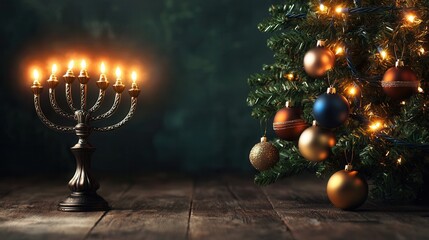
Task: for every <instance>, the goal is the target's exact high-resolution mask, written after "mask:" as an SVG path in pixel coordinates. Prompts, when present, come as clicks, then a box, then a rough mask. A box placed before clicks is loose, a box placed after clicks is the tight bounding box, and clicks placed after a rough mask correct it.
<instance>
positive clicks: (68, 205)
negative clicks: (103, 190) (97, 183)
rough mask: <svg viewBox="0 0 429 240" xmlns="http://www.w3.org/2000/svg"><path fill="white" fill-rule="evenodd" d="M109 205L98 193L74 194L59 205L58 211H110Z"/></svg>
mask: <svg viewBox="0 0 429 240" xmlns="http://www.w3.org/2000/svg"><path fill="white" fill-rule="evenodd" d="M109 209H110V208H109V204H108V203H107V202H106V200H104V199H103V198H102V197H100V196H99V195H98V194H97V193H96V192H90V193H87V192H73V193H72V194H70V196H69V197H68V198H67V199H66V200H64V201H62V202H60V203H59V204H58V210H59V211H63V212H92V211H106V210H109Z"/></svg>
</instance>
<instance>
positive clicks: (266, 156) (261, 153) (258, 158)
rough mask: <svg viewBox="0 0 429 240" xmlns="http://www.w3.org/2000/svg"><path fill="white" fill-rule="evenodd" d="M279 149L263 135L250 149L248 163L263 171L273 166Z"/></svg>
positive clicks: (277, 159) (276, 160) (277, 158)
mask: <svg viewBox="0 0 429 240" xmlns="http://www.w3.org/2000/svg"><path fill="white" fill-rule="evenodd" d="M279 158H280V156H279V151H278V150H277V148H276V147H275V146H274V145H273V144H272V143H270V142H268V141H267V138H266V137H265V136H264V137H262V138H261V142H260V143H258V144H256V145H255V146H254V147H253V148H252V150H250V154H249V159H250V163H251V164H252V165H253V167H255V168H256V169H257V170H259V171H265V170H268V169H269V168H271V167H273V166H274V165H275V164H276V163H277V162H278V161H279Z"/></svg>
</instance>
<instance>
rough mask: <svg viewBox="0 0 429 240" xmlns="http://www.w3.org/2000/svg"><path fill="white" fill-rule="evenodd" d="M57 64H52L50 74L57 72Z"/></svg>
mask: <svg viewBox="0 0 429 240" xmlns="http://www.w3.org/2000/svg"><path fill="white" fill-rule="evenodd" d="M57 70H58V68H57V64H54V65H52V74H55V73H56V72H57Z"/></svg>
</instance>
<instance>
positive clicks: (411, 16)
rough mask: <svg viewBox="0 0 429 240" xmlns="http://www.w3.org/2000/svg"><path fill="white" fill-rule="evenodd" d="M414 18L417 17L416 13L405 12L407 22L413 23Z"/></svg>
mask: <svg viewBox="0 0 429 240" xmlns="http://www.w3.org/2000/svg"><path fill="white" fill-rule="evenodd" d="M416 18H417V17H416V15H414V14H412V13H409V14H407V16H405V19H407V21H408V22H409V23H414V22H415V21H416Z"/></svg>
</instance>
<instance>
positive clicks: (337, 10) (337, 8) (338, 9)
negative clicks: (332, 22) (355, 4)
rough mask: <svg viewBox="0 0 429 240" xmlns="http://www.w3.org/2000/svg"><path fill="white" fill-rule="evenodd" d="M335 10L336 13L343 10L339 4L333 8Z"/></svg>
mask: <svg viewBox="0 0 429 240" xmlns="http://www.w3.org/2000/svg"><path fill="white" fill-rule="evenodd" d="M335 12H336V13H338V14H340V13H342V12H343V7H341V6H338V7H336V8H335Z"/></svg>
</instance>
